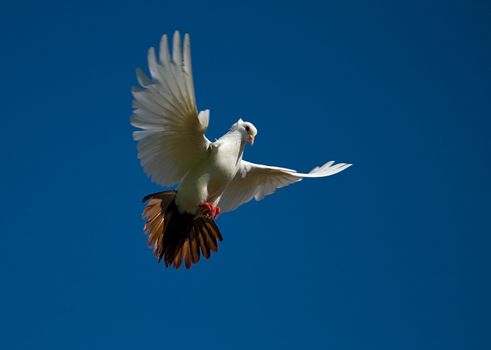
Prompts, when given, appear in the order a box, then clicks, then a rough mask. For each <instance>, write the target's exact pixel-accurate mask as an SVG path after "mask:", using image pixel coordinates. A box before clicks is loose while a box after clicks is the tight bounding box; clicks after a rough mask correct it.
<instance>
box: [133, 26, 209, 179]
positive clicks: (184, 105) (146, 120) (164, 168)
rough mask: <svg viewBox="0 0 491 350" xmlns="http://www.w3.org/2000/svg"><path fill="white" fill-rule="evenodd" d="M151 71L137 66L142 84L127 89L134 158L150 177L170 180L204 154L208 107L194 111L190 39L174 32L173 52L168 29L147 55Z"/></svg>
mask: <svg viewBox="0 0 491 350" xmlns="http://www.w3.org/2000/svg"><path fill="white" fill-rule="evenodd" d="M147 60H148V68H149V71H150V77H148V76H147V75H146V74H145V73H144V72H143V71H142V70H141V69H137V71H136V76H137V80H138V82H139V84H140V86H141V87H135V88H133V89H132V94H133V114H132V116H131V124H132V125H133V126H134V127H136V128H139V129H141V130H138V131H135V132H134V133H133V138H134V139H135V140H136V141H138V158H139V159H140V162H141V164H142V166H143V169H144V170H145V172H146V173H147V174H148V176H150V178H151V179H152V180H154V181H155V182H157V183H159V184H161V185H163V186H171V185H173V184H175V183H177V182H179V180H180V179H181V178H182V177H183V176H184V175H185V174H186V173H187V172H188V171H189V169H190V168H191V167H192V166H193V165H194V164H196V163H198V162H200V161H201V160H202V159H203V157H205V156H206V154H207V148H208V145H209V143H210V141H209V140H208V139H207V138H206V137H205V135H204V132H205V131H206V129H207V127H208V122H209V111H208V110H206V111H203V112H201V113H198V109H197V107H196V98H195V95H194V85H193V77H192V68H191V44H190V40H189V35H188V34H186V35H185V36H184V45H183V47H181V36H180V34H179V32H175V33H174V37H173V50H172V56H171V54H170V51H169V43H168V39H167V35H164V36H162V39H161V41H160V53H159V58H158V59H157V56H156V54H155V49H154V48H150V49H149V50H148V55H147Z"/></svg>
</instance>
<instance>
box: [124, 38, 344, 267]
mask: <svg viewBox="0 0 491 350" xmlns="http://www.w3.org/2000/svg"><path fill="white" fill-rule="evenodd" d="M182 46H183V47H182V48H181V39H180V35H179V32H175V33H174V37H173V50H172V56H171V54H170V52H169V47H168V40H167V36H166V35H164V36H163V37H162V40H161V43H160V54H159V57H158V59H157V57H156V55H155V51H154V49H153V48H150V49H149V51H148V66H149V70H150V78H149V77H147V76H146V75H145V74H144V73H143V72H142V71H141V70H139V69H138V70H137V78H138V82H139V83H140V85H141V88H133V90H132V92H133V96H134V100H133V108H134V112H133V115H132V117H131V124H132V125H133V126H134V127H136V128H139V129H140V130H139V131H135V132H134V133H133V137H134V139H135V140H136V141H138V158H139V159H140V161H141V164H142V167H143V169H144V170H145V172H146V174H147V175H148V176H149V177H150V178H151V179H152V180H153V181H155V182H157V183H158V184H160V185H162V186H172V185H175V184H178V188H177V193H176V194H175V199H173V202H172V203H175V206H176V208H177V210H178V211H179V213H180V214H182V215H184V214H190V215H192V216H197V215H201V214H203V210H202V208H203V205H205V207H206V208H208V211H207V212H205V214H208V216H209V217H210V218H212V219H214V217H215V216H216V214H217V212H216V211H214V208H215V207H218V208H221V210H222V211H231V210H234V209H236V208H237V207H239V206H240V205H242V204H243V203H246V202H248V201H250V200H251V199H252V198H254V199H256V200H258V201H259V200H261V199H263V198H264V197H265V196H266V195H269V194H271V193H273V192H274V191H275V190H276V189H277V188H281V187H284V186H287V185H289V184H292V183H294V182H298V181H300V180H302V179H303V178H314V177H325V176H330V175H334V174H337V173H339V172H341V171H343V170H345V169H346V168H348V167H349V166H351V164H346V163H339V164H334V161H330V162H327V163H326V164H324V165H322V166H321V167H316V168H314V169H313V170H312V171H310V172H309V173H298V172H296V171H295V170H291V169H286V168H280V167H273V166H266V165H260V164H254V163H250V162H247V161H244V160H242V155H243V152H244V148H245V143H246V142H250V143H251V144H252V143H253V142H254V137H255V136H256V134H257V130H256V128H255V127H254V125H253V124H251V123H248V122H244V121H242V120H241V119H239V120H238V121H237V122H236V123H235V124H233V125H232V127H231V128H230V130H229V131H228V132H227V133H226V134H225V135H223V136H222V137H220V138H219V139H218V140H217V141H215V142H210V141H209V140H208V139H207V138H206V136H205V134H204V133H205V131H206V129H207V128H208V123H209V110H204V111H201V112H198V109H197V107H196V99H195V95H194V85H193V77H192V69H191V47H190V41H189V35H188V34H186V35H185V36H184V44H183V45H182ZM162 205H163V204H162ZM166 205H167V204H166ZM165 210H167V211H169V210H170V209H165V208H164V207H162V211H163V212H164V211H165ZM210 210H211V211H210ZM162 215H163V217H162V226H163V228H162V235H164V233H165V225H164V224H163V223H164V219H165V217H164V216H165V215H164V214H162ZM151 219H152V218H150V219H149V222H150V221H151ZM147 224H148V222H147ZM195 230H198V229H195ZM153 243H154V242H152V244H153ZM155 244H156V243H155ZM161 244H163V243H161ZM183 244H184V243H183ZM160 248H161V249H162V250H163V253H162V254H161V255H163V254H164V253H165V251H166V248H165V244H164V246H162V247H160ZM202 249H203V247H202ZM198 251H199V250H198ZM166 254H167V255H169V254H170V253H169V252H167V253H166ZM182 254H184V253H182ZM174 255H175V254H174ZM177 255H179V253H177ZM160 257H162V256H160ZM178 257H179V256H177V257H176V256H171V257H170V258H169V259H170V260H169V261H170V263H171V264H174V266H176V262H175V259H178ZM181 258H182V259H184V258H183V257H182V256H181ZM198 258H199V254H198ZM172 259H174V260H172ZM193 262H194V260H193ZM166 264H167V260H166ZM179 264H180V263H179ZM186 266H187V264H186Z"/></svg>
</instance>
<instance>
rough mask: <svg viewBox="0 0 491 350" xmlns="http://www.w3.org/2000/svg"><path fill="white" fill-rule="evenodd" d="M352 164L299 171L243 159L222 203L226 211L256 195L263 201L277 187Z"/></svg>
mask: <svg viewBox="0 0 491 350" xmlns="http://www.w3.org/2000/svg"><path fill="white" fill-rule="evenodd" d="M350 166H351V164H346V163H338V164H334V161H330V162H327V163H326V164H324V165H322V166H320V167H316V168H314V169H312V170H311V171H310V172H309V173H298V172H296V171H295V170H292V169H286V168H279V167H273V166H267V165H261V164H254V163H250V162H246V161H244V160H243V161H242V162H241V164H240V168H239V171H238V172H237V174H236V175H235V177H234V179H233V180H232V182H230V184H229V185H228V186H227V188H226V189H225V191H224V193H223V194H222V197H221V199H220V202H219V203H218V206H219V207H220V209H221V210H222V212H226V211H232V210H235V209H237V208H238V207H239V206H240V205H242V204H244V203H247V202H249V201H250V200H251V199H252V198H254V199H256V200H257V201H260V200H261V199H263V198H264V197H265V196H267V195H268V194H271V193H273V192H274V191H276V189H277V188H281V187H285V186H288V185H290V184H292V183H294V182H298V181H301V180H302V179H303V178H306V177H325V176H330V175H334V174H337V173H339V172H340V171H343V170H344V169H346V168H349V167H350Z"/></svg>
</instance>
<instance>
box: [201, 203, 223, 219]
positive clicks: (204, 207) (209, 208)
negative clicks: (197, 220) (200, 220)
mask: <svg viewBox="0 0 491 350" xmlns="http://www.w3.org/2000/svg"><path fill="white" fill-rule="evenodd" d="M199 207H200V209H201V213H203V214H206V215H209V216H211V217H213V218H216V217H217V216H218V215H220V212H221V210H220V208H219V207H215V206H214V205H213V204H211V203H210V202H206V201H203V202H202V203H201V204H200V206H199Z"/></svg>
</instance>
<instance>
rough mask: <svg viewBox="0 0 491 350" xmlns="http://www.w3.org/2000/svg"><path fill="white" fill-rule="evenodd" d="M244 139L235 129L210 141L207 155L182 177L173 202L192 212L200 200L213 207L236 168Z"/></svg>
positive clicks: (242, 151) (235, 172) (231, 178)
mask: <svg viewBox="0 0 491 350" xmlns="http://www.w3.org/2000/svg"><path fill="white" fill-rule="evenodd" d="M244 148H245V141H243V139H242V134H241V133H240V132H239V131H238V130H234V131H230V132H228V133H227V134H225V135H223V136H222V137H221V138H220V139H219V140H217V141H215V142H213V143H211V144H210V146H209V149H208V155H207V156H206V157H205V158H204V159H203V160H202V161H200V162H199V163H198V164H196V166H194V167H193V168H191V169H190V170H189V172H188V173H187V174H186V175H185V176H184V178H183V179H182V181H181V183H180V185H179V187H178V191H177V195H176V204H177V207H178V208H179V210H180V211H181V212H187V213H195V212H196V211H197V210H198V207H199V205H200V204H201V203H203V202H205V201H206V202H209V203H210V204H212V205H214V206H216V205H217V204H218V202H219V201H220V198H221V195H222V193H223V192H224V191H225V189H226V187H227V186H228V185H229V184H230V182H231V181H232V180H233V178H234V177H235V175H236V174H237V171H238V170H239V168H240V162H241V160H242V154H243V153H244Z"/></svg>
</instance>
